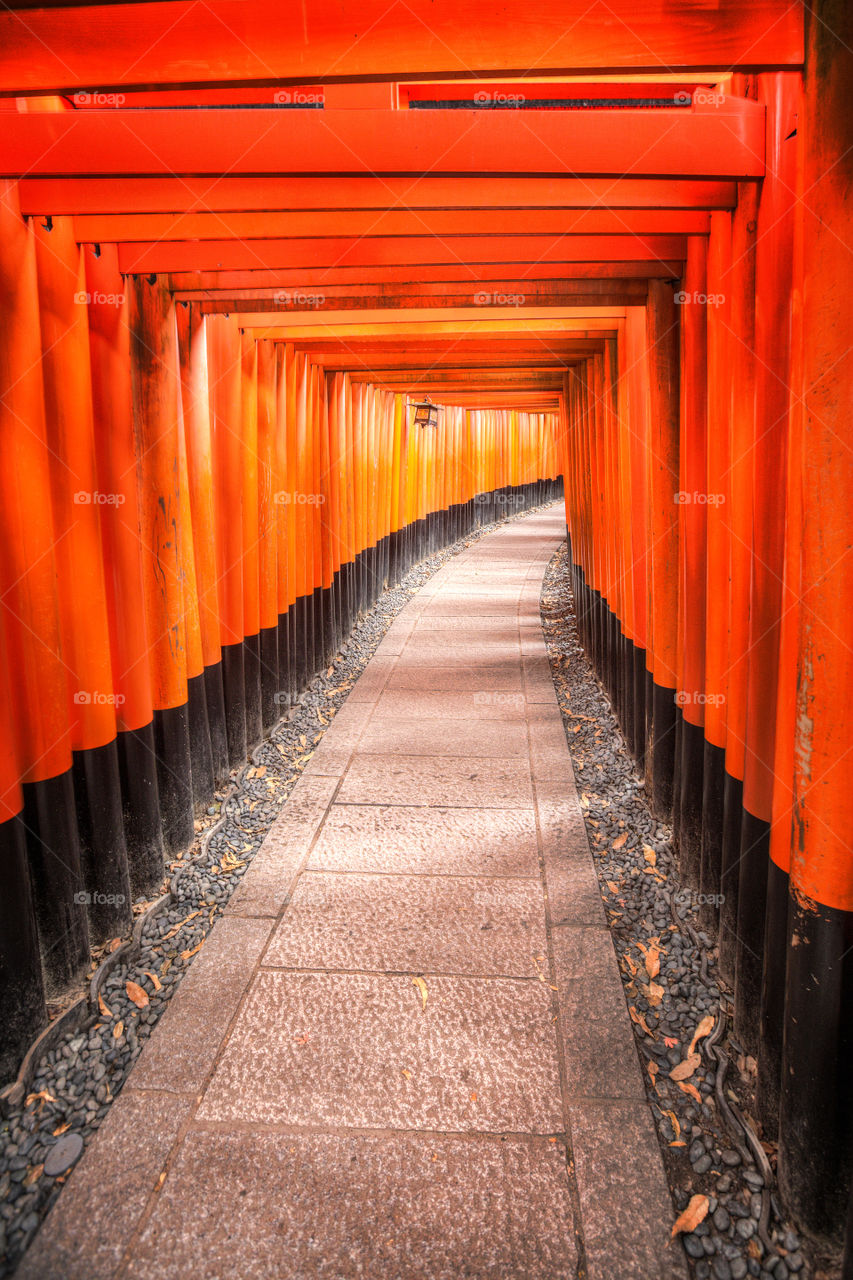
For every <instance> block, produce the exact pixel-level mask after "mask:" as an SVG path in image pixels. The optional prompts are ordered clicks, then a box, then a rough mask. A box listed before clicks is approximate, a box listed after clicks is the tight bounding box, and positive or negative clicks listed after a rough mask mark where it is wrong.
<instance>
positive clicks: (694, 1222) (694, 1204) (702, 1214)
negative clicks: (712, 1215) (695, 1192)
mask: <svg viewBox="0 0 853 1280" xmlns="http://www.w3.org/2000/svg"><path fill="white" fill-rule="evenodd" d="M709 1208H710V1203H709V1200H708V1197H707V1196H692V1197H691V1200H690V1203H689V1205H688V1206H687V1208H686V1209H685V1210H684V1212H683V1213H681V1214H679V1216H678V1217H677V1218H676V1220H675V1224H674V1226H673V1228H672V1235H671V1236H670V1240H674V1239H675V1237H676V1236H677V1235H678V1233H679V1231H684V1232H690V1231H695V1230H696V1228H697V1227H698V1226H699V1223H700V1222H704V1221H705V1219H706V1218H707V1216H708V1209H709Z"/></svg>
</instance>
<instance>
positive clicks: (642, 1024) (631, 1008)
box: [628, 1005, 654, 1040]
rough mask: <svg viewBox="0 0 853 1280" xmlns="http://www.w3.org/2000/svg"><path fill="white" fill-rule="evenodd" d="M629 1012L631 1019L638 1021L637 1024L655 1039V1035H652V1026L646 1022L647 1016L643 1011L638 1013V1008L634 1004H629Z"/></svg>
mask: <svg viewBox="0 0 853 1280" xmlns="http://www.w3.org/2000/svg"><path fill="white" fill-rule="evenodd" d="M628 1013H629V1014H630V1015H631V1021H632V1022H636V1024H637V1026H638V1027H642V1028H643V1030H644V1031H645V1033H646V1035H647V1036H651V1038H652V1039H653V1040H654V1036H653V1035H652V1032H651V1028H650V1027H649V1025H648V1023H647V1022H646V1020H645V1018H644V1017H643V1015H642V1014H641V1013H637V1010H636V1009H635V1008H634V1006H633V1005H629V1007H628Z"/></svg>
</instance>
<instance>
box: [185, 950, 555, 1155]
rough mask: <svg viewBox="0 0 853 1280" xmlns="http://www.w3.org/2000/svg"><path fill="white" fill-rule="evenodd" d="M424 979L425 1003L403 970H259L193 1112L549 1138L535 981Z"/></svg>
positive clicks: (546, 1008) (545, 1050) (540, 1004)
mask: <svg viewBox="0 0 853 1280" xmlns="http://www.w3.org/2000/svg"><path fill="white" fill-rule="evenodd" d="M424 980H425V982H426V986H427V1004H426V1008H425V1009H424V1008H422V1007H421V994H420V991H419V990H418V988H417V986H416V985H415V984H414V983H413V982H412V979H411V977H409V976H399V977H398V976H383V975H372V974H329V973H285V972H282V971H280V970H262V971H261V972H260V973H259V974H258V976H257V978H256V979H255V982H254V984H253V986H252V990H251V991H250V993H249V996H248V998H247V1000H246V1002H245V1004H244V1005H243V1008H242V1010H241V1013H240V1016H239V1018H238V1020H237V1023H236V1025H235V1027H234V1029H233V1031H232V1033H231V1038H230V1040H229V1043H228V1046H227V1048H226V1050H225V1053H224V1054H223V1056H222V1058H221V1059H220V1061H219V1063H218V1065H217V1068H216V1071H215V1072H214V1075H213V1079H212V1080H211V1082H210V1085H209V1086H208V1089H207V1092H206V1094H205V1097H204V1100H203V1102H202V1104H201V1107H200V1109H199V1118H200V1119H202V1120H220V1121H226V1122H229V1123H234V1122H247V1121H254V1122H256V1123H257V1122H259V1123H262V1124H275V1123H278V1124H295V1125H319V1126H321V1127H323V1126H328V1125H334V1126H339V1125H346V1126H347V1127H349V1128H352V1127H355V1128H369V1129H374V1128H393V1129H415V1128H421V1129H441V1130H462V1131H465V1130H468V1131H475V1132H476V1131H486V1132H503V1131H505V1130H507V1131H510V1132H523V1133H558V1132H559V1131H560V1129H561V1126H562V1123H563V1121H562V1103H561V1097H560V1084H559V1075H558V1068H557V1045H556V1035H555V1031H554V1026H553V1024H552V1022H551V1018H552V1016H553V1015H552V1012H551V996H552V995H553V992H551V991H550V990H549V988H548V987H547V985H546V984H544V983H540V982H537V981H520V980H516V979H505V978H497V979H491V980H485V979H482V978H436V977H433V976H431V975H430V974H426V975H424ZM306 1036H307V1039H306V1038H305V1037H306ZM404 1070H405V1071H409V1072H411V1075H410V1076H408V1077H407V1076H405V1075H404V1074H403V1072H404Z"/></svg>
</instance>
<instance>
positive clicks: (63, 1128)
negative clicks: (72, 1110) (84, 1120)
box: [53, 1120, 71, 1138]
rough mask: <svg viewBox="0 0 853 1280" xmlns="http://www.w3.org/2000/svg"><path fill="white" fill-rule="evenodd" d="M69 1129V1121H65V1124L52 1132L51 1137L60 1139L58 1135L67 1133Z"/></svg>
mask: <svg viewBox="0 0 853 1280" xmlns="http://www.w3.org/2000/svg"><path fill="white" fill-rule="evenodd" d="M70 1128H71V1121H70V1120H66V1121H65V1124H61V1125H60V1126H59V1128H58V1129H54V1131H53V1136H54V1138H58V1137H60V1135H61V1134H63V1133H67V1131H68V1130H69V1129H70Z"/></svg>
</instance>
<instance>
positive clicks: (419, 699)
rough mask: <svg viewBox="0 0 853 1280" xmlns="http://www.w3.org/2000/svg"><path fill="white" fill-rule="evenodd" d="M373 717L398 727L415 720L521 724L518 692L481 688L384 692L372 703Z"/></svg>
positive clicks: (522, 711) (521, 697)
mask: <svg viewBox="0 0 853 1280" xmlns="http://www.w3.org/2000/svg"><path fill="white" fill-rule="evenodd" d="M376 715H377V716H382V717H383V719H391V718H394V717H396V718H397V719H399V721H400V723H405V722H413V721H415V720H466V719H471V720H496V721H501V722H506V721H509V720H521V721H523V720H524V715H525V701H524V694H523V693H522V691H521V688H520V687H519V688H516V689H510V690H504V689H501V690H493V689H486V688H484V687H482V685H481V686H480V687H479V688H474V689H460V690H456V691H453V692H438V691H436V690H422V691H420V692H417V693H416V692H413V691H407V690H399V689H397V690H389V689H386V690H385V691H384V693H383V694H382V695H381V697H380V698H379V699H378V701H377V703H376Z"/></svg>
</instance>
